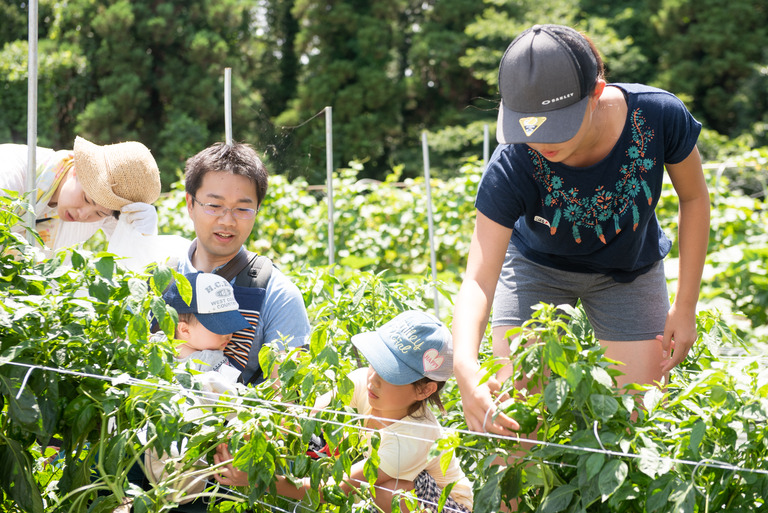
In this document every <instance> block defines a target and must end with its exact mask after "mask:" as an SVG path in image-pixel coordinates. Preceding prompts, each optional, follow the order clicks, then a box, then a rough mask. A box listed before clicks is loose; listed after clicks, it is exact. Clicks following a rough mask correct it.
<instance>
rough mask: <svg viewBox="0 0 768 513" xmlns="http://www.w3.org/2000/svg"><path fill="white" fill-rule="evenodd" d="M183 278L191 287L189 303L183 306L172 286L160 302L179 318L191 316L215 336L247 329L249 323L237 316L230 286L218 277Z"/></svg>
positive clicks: (239, 315) (194, 276)
mask: <svg viewBox="0 0 768 513" xmlns="http://www.w3.org/2000/svg"><path fill="white" fill-rule="evenodd" d="M184 277H185V278H186V279H187V280H189V284H190V285H191V286H192V300H191V301H190V303H189V304H187V303H186V302H185V301H184V299H182V297H181V295H180V294H179V289H178V287H177V286H176V282H173V283H172V284H171V286H170V287H168V290H166V291H165V293H164V294H163V299H165V302H166V303H168V305H170V306H172V307H173V308H174V309H175V310H176V312H178V313H180V314H184V313H191V314H194V315H195V317H196V318H197V320H198V321H199V322H200V324H202V325H203V326H205V328H207V329H208V330H210V331H212V332H213V333H216V334H217V335H227V334H228V333H234V332H236V331H240V330H244V329H246V328H250V327H251V325H250V323H249V322H248V321H247V320H246V319H245V317H243V315H242V314H241V313H240V312H239V310H238V308H240V305H238V304H237V301H236V300H235V292H234V290H232V285H230V284H229V282H228V281H227V280H226V279H224V278H223V277H222V276H219V275H218V274H212V273H203V272H197V273H189V274H185V275H184Z"/></svg>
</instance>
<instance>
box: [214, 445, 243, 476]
mask: <svg viewBox="0 0 768 513" xmlns="http://www.w3.org/2000/svg"><path fill="white" fill-rule="evenodd" d="M232 460H233V458H232V454H231V453H230V452H229V447H227V444H219V445H218V446H217V447H216V454H214V455H213V462H214V463H215V464H216V465H222V466H221V468H220V469H219V472H218V473H216V474H214V475H213V477H214V478H215V479H216V481H217V482H218V483H220V484H223V485H225V486H248V474H247V473H245V472H243V471H242V470H240V469H239V468H236V467H234V466H233V465H232Z"/></svg>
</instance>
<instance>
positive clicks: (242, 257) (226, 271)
mask: <svg viewBox="0 0 768 513" xmlns="http://www.w3.org/2000/svg"><path fill="white" fill-rule="evenodd" d="M252 255H253V253H251V252H249V251H247V250H246V249H245V248H240V251H238V252H237V255H235V256H234V258H232V260H230V261H229V262H227V263H226V264H224V266H223V267H222V268H221V269H219V270H218V271H216V274H218V275H219V276H222V277H223V278H224V279H225V280H227V281H232V278H234V277H235V276H237V275H238V274H239V273H240V272H241V271H242V270H243V269H245V268H247V267H248V264H249V263H250V261H251V256H252Z"/></svg>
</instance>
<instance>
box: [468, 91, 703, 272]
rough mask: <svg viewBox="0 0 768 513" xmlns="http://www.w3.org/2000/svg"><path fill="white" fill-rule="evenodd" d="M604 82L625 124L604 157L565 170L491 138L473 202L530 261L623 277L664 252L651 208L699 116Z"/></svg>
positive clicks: (689, 144) (693, 136)
mask: <svg viewBox="0 0 768 513" xmlns="http://www.w3.org/2000/svg"><path fill="white" fill-rule="evenodd" d="M611 85H612V86H615V87H618V88H620V89H621V90H622V91H623V92H624V95H625V97H626V99H627V106H628V111H627V121H626V124H625V126H624V129H623V131H622V133H621V136H620V137H619V140H618V142H617V143H616V145H615V146H614V147H613V149H612V150H611V152H610V153H609V154H608V155H607V156H606V157H605V158H604V159H603V160H601V161H600V162H598V163H597V164H594V165H592V166H588V167H572V166H567V165H564V164H561V163H555V162H549V161H548V160H546V159H545V158H544V157H543V156H542V155H541V154H540V153H538V152H536V151H534V150H532V149H531V148H529V147H528V145H526V144H509V145H499V146H498V147H497V148H496V151H495V152H494V153H493V156H492V157H491V159H490V162H489V163H488V167H487V169H486V171H485V173H484V175H483V178H482V180H481V181H480V186H479V189H478V193H477V199H476V200H475V207H477V209H478V210H479V211H480V212H482V213H483V214H485V215H486V216H487V217H488V218H490V219H491V220H493V221H495V222H497V223H499V224H501V225H503V226H506V227H507V228H512V239H511V243H513V244H514V245H515V246H516V247H517V248H518V249H519V250H520V252H521V253H522V254H523V255H524V256H525V257H526V258H528V259H529V260H533V261H534V262H537V263H539V264H542V265H546V266H549V267H554V268H557V269H562V270H565V271H572V272H597V273H602V274H607V275H610V276H612V277H613V278H614V279H616V280H617V281H631V280H632V279H634V278H635V277H636V276H637V275H639V274H642V273H643V272H645V271H646V270H648V268H649V267H650V266H651V265H653V264H654V263H655V262H657V261H659V260H661V259H663V258H664V257H665V256H666V255H667V253H669V250H670V247H671V245H672V243H671V242H670V240H669V239H668V238H667V236H666V235H665V234H664V233H663V232H662V230H661V228H660V227H659V223H658V220H657V219H656V214H655V208H656V203H657V202H658V200H659V196H660V194H661V186H662V182H663V179H664V164H665V163H668V164H677V163H680V162H682V161H683V160H685V158H686V157H688V155H690V153H691V152H692V151H693V149H694V147H695V145H696V140H697V139H698V136H699V132H700V131H701V123H699V122H698V121H696V120H695V119H694V118H693V116H692V115H691V114H690V112H688V110H687V109H686V108H685V106H684V105H683V103H682V102H681V101H680V100H679V99H678V98H677V97H675V96H674V95H673V94H671V93H668V92H666V91H663V90H661V89H656V88H653V87H649V86H645V85H640V84H611Z"/></svg>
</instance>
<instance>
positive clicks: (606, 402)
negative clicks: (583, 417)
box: [589, 394, 619, 422]
mask: <svg viewBox="0 0 768 513" xmlns="http://www.w3.org/2000/svg"><path fill="white" fill-rule="evenodd" d="M589 404H590V405H591V407H592V411H593V412H594V414H595V415H596V416H597V417H598V418H599V419H600V420H602V421H603V422H605V421H606V420H608V419H610V418H611V417H613V414H614V413H616V412H617V411H618V410H619V402H618V401H617V400H616V399H614V398H613V397H611V396H609V395H603V394H592V395H590V396H589Z"/></svg>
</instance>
